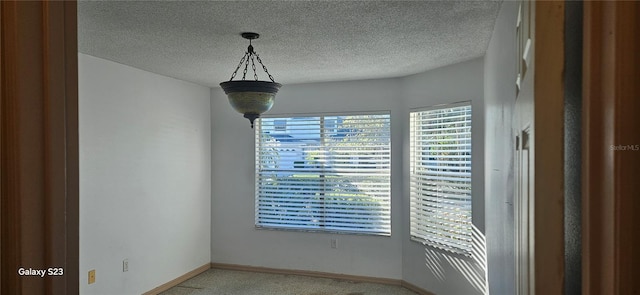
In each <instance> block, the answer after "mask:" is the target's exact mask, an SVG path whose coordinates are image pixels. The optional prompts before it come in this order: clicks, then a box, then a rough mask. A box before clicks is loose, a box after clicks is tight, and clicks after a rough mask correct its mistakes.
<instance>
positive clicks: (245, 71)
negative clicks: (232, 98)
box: [242, 52, 251, 81]
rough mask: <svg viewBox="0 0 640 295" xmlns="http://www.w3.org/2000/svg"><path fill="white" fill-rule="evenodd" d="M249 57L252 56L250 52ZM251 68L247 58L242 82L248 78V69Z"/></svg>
mask: <svg viewBox="0 0 640 295" xmlns="http://www.w3.org/2000/svg"><path fill="white" fill-rule="evenodd" d="M247 55H248V56H251V54H249V52H247ZM248 68H249V58H248V57H247V59H246V60H245V63H244V71H243V72H242V81H244V79H245V78H246V77H247V69H248Z"/></svg>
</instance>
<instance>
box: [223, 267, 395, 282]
mask: <svg viewBox="0 0 640 295" xmlns="http://www.w3.org/2000/svg"><path fill="white" fill-rule="evenodd" d="M211 268H219V269H228V270H239V271H250V272H262V273H273V274H284V275H299V276H308V277H316V278H326V279H339V280H347V281H355V282H367V283H377V284H386V285H396V286H400V282H401V281H400V280H395V279H387V278H376V277H366V276H354V275H346V274H335V273H329V272H320V271H311V270H294V269H280V268H270V267H261V266H248V265H237V264H226V263H215V262H212V263H211Z"/></svg>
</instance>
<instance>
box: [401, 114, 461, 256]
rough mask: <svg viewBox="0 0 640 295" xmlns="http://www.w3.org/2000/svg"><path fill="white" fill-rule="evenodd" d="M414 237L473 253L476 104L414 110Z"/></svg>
mask: <svg viewBox="0 0 640 295" xmlns="http://www.w3.org/2000/svg"><path fill="white" fill-rule="evenodd" d="M410 120H411V122H410V132H411V135H410V142H411V143H410V147H409V149H410V153H411V155H410V177H411V179H410V194H411V198H410V208H411V209H410V224H411V229H410V231H411V237H412V238H413V239H415V240H418V241H421V242H424V243H426V244H429V245H431V246H434V247H438V248H442V249H445V250H449V251H453V252H457V253H463V254H468V253H470V252H471V250H472V249H471V247H472V240H471V237H472V221H471V106H470V105H464V106H455V107H447V108H440V109H431V110H426V111H419V112H411V114H410Z"/></svg>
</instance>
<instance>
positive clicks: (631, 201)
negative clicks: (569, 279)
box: [582, 1, 640, 295]
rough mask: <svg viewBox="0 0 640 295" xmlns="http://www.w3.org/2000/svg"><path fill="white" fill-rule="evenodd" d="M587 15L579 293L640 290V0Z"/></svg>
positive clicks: (608, 4) (590, 5)
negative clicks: (580, 291) (639, 194)
mask: <svg viewBox="0 0 640 295" xmlns="http://www.w3.org/2000/svg"><path fill="white" fill-rule="evenodd" d="M583 21H584V24H583V33H584V39H583V113H582V118H583V125H582V127H583V128H582V129H583V134H582V140H583V149H582V163H583V164H582V165H583V166H582V293H583V294H587V295H591V294H593V295H596V294H639V293H640V280H638V277H640V272H639V270H638V263H640V253H638V251H637V249H638V248H640V235H638V232H640V221H639V220H638V214H637V212H638V211H639V210H640V199H639V198H638V191H639V190H640V182H639V181H638V179H640V150H639V149H640V133H638V132H637V126H640V100H639V99H638V97H640V84H639V83H638V81H639V80H640V57H638V52H640V40H639V39H638V38H637V28H638V27H639V26H640V3H639V2H637V1H585V3H584V20H583ZM623 148H624V149H623Z"/></svg>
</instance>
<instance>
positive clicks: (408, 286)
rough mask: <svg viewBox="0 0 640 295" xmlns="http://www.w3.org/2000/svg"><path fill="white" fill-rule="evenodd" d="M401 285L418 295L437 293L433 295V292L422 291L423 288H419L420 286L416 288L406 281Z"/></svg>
mask: <svg viewBox="0 0 640 295" xmlns="http://www.w3.org/2000/svg"><path fill="white" fill-rule="evenodd" d="M400 285H401V286H402V287H405V288H407V289H409V290H411V291H413V292H416V293H418V294H420V295H436V294H435V293H431V292H429V291H427V290H425V289H422V288H420V287H418V286H416V285H414V284H411V283H409V282H407V281H404V280H403V281H401V282H400Z"/></svg>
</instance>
